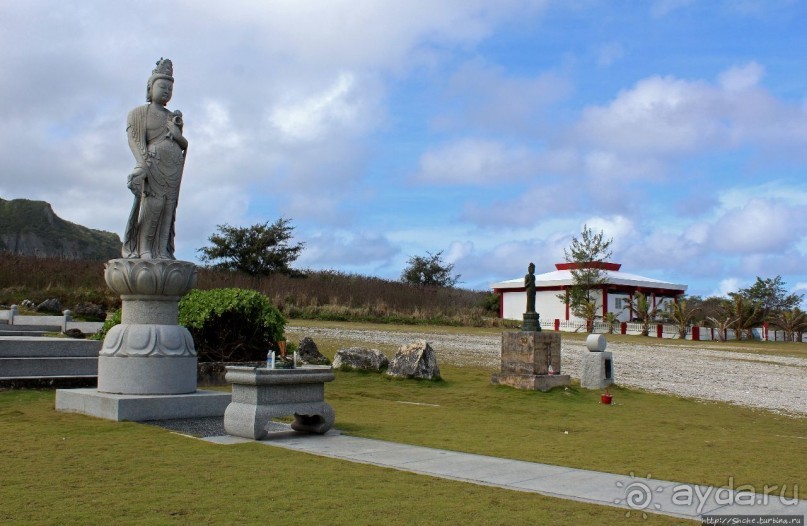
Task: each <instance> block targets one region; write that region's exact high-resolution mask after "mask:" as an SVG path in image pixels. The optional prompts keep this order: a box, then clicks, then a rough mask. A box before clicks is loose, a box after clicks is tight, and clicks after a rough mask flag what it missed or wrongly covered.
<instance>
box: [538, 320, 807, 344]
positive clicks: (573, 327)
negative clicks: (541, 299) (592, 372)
mask: <svg viewBox="0 0 807 526" xmlns="http://www.w3.org/2000/svg"><path fill="white" fill-rule="evenodd" d="M541 329H542V330H550V331H561V332H587V331H586V324H585V322H582V321H566V320H558V319H556V320H541ZM593 332H594V333H601V334H604V333H608V332H612V333H614V334H632V335H638V334H641V333H642V324H641V323H626V322H622V323H614V324H613V326H612V327H609V326H608V324H607V323H604V322H601V321H595V322H594V331H593ZM751 332H752V334H753V336H754V339H755V340H760V341H762V340H765V339H766V335H767V340H768V341H780V342H781V341H785V331H774V330H771V329H768V330H766V329H765V328H764V327H755V328H753V329H751ZM647 335H648V336H650V337H651V338H659V337H660V338H670V339H673V338H678V339H680V338H681V335H680V334H679V332H678V326H677V325H672V324H669V323H650V324H649V325H648V331H647ZM743 337H745V336H743ZM797 338H798V334H794V335H792V338H791V339H790V340H789V341H798V339H797ZM685 339H687V340H695V341H712V340H736V339H737V335H736V334H735V331H734V330H733V329H728V330H726V331H725V333H724V334H723V335H721V334H720V331H719V330H718V329H715V328H713V327H687V331H686V336H685ZM801 341H802V343H807V333H804V334H802V335H801Z"/></svg>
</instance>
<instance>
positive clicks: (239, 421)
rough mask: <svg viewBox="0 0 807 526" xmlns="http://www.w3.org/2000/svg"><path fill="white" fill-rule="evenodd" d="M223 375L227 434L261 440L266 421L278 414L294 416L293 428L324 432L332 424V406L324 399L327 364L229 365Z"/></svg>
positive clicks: (330, 372)
mask: <svg viewBox="0 0 807 526" xmlns="http://www.w3.org/2000/svg"><path fill="white" fill-rule="evenodd" d="M224 378H225V380H226V381H227V382H229V383H231V384H232V386H233V387H232V389H233V393H232V401H231V402H230V405H228V406H227V409H226V411H225V412H224V429H225V431H227V433H228V434H230V435H233V436H239V437H244V438H251V439H254V440H261V439H263V438H265V437H266V435H267V434H268V432H267V430H266V426H267V424H269V422H270V421H271V420H272V418H275V417H279V416H291V415H294V422H293V423H292V424H291V428H292V429H294V430H295V431H304V432H309V433H318V434H324V433H325V432H327V431H328V430H329V429H330V428H331V426H332V425H333V421H334V412H333V408H331V406H330V405H329V404H328V403H327V402H325V383H326V382H331V381H333V379H334V375H333V369H331V367H330V366H307V367H302V368H298V369H267V368H264V367H243V366H230V367H227V374H226V375H225V377H224Z"/></svg>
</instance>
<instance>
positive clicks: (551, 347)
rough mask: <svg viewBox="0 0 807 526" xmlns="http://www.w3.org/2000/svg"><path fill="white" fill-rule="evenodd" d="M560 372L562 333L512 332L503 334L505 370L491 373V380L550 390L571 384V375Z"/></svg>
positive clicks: (503, 365)
mask: <svg viewBox="0 0 807 526" xmlns="http://www.w3.org/2000/svg"><path fill="white" fill-rule="evenodd" d="M560 372H561V371H560V334H558V333H556V332H538V331H508V332H503V333H502V367H501V373H499V374H494V375H493V376H491V378H490V383H492V384H494V385H509V386H511V387H515V388H516V389H525V390H531V391H549V390H550V389H552V388H553V387H560V386H565V385H570V384H571V382H572V379H571V377H570V376H569V375H568V374H560ZM550 373H552V374H550Z"/></svg>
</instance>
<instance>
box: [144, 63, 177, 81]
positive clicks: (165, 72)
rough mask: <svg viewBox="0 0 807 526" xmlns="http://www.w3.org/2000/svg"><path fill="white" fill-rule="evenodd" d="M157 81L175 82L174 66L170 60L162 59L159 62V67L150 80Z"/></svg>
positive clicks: (155, 69)
mask: <svg viewBox="0 0 807 526" xmlns="http://www.w3.org/2000/svg"><path fill="white" fill-rule="evenodd" d="M157 79H168V80H170V81H171V82H173V81H174V64H172V63H171V60H170V59H167V58H162V57H160V60H158V61H157V67H156V68H154V69H153V70H152V72H151V78H150V79H149V80H150V81H151V82H154V81H155V80H157Z"/></svg>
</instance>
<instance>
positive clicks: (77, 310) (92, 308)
mask: <svg viewBox="0 0 807 526" xmlns="http://www.w3.org/2000/svg"><path fill="white" fill-rule="evenodd" d="M73 314H76V315H79V316H84V317H85V318H92V319H94V320H105V319H106V309H105V308H104V307H103V305H97V304H95V303H91V302H88V301H85V302H81V303H79V304H78V305H76V306H75V307H74V308H73Z"/></svg>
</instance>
